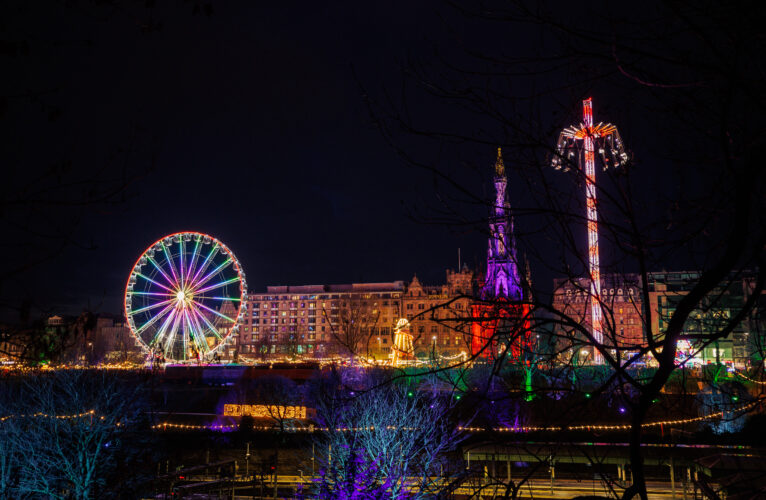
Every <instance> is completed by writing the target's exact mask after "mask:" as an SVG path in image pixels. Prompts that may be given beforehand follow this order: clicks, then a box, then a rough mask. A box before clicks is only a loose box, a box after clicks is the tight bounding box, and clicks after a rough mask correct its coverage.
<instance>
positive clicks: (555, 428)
mask: <svg viewBox="0 0 766 500" xmlns="http://www.w3.org/2000/svg"><path fill="white" fill-rule="evenodd" d="M758 403H760V401H753V402H752V403H748V404H746V405H743V406H741V407H739V408H737V409H733V410H728V411H726V410H722V411H718V412H715V413H710V414H709V415H703V416H701V417H692V418H685V419H677V420H658V421H656V422H645V423H643V424H641V428H652V427H663V426H676V425H685V424H691V423H695V422H703V421H706V420H714V419H717V418H723V417H724V416H725V415H726V414H727V413H739V412H744V411H747V410H749V409H750V408H752V407H754V406H756V405H757V404H758ZM632 427H633V426H631V425H626V424H622V425H620V424H616V425H569V426H563V427H560V426H551V427H524V426H521V427H495V428H493V429H491V430H493V431H496V432H561V431H629V430H631V429H632ZM458 429H460V430H464V431H466V432H485V431H487V430H488V429H482V428H481V427H458Z"/></svg>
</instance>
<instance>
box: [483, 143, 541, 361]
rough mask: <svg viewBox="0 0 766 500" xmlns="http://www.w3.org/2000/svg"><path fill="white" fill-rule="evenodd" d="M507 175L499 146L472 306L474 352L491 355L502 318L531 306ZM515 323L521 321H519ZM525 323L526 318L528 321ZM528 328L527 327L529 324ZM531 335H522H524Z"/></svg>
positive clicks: (516, 346)
mask: <svg viewBox="0 0 766 500" xmlns="http://www.w3.org/2000/svg"><path fill="white" fill-rule="evenodd" d="M507 185H508V179H507V178H506V176H505V165H504V164H503V156H502V151H501V150H500V148H497V160H496V161H495V203H494V207H493V210H492V215H491V216H490V219H489V233H490V235H489V249H488V252H487V272H486V275H485V278H484V284H483V285H482V287H481V289H480V291H479V299H481V300H480V301H479V302H477V303H476V304H474V305H473V307H472V316H473V322H472V323H471V354H473V355H474V356H482V357H492V356H493V355H494V353H495V351H496V345H495V344H496V339H495V332H496V331H497V326H498V322H499V321H500V320H501V318H509V319H510V318H512V317H516V318H524V317H527V312H528V306H527V305H524V304H521V302H522V301H523V300H524V293H523V290H522V287H521V279H520V278H519V276H520V275H519V267H518V259H517V257H516V241H515V239H514V236H513V218H512V217H511V206H510V204H509V203H508V199H507V196H506V193H505V190H506V187H507ZM514 323H516V324H520V322H519V321H515V322H514ZM525 323H526V322H525ZM527 330H528V328H527ZM526 336H528V331H527V334H526V335H521V336H519V337H520V338H522V340H521V342H523V339H524V338H526ZM520 347H521V346H520V342H517V343H513V344H512V345H511V356H512V357H513V358H517V357H518V356H519V355H520V353H521V350H520Z"/></svg>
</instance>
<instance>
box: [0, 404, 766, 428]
mask: <svg viewBox="0 0 766 500" xmlns="http://www.w3.org/2000/svg"><path fill="white" fill-rule="evenodd" d="M759 403H760V401H753V402H750V403H747V404H745V405H742V406H740V407H738V408H734V409H731V410H721V411H717V412H714V413H710V414H708V415H703V416H699V417H689V418H683V419H673V420H657V421H653V422H645V423H643V424H641V427H642V428H656V427H673V426H679V425H686V424H691V423H697V422H704V421H708V420H715V419H719V418H724V417H726V416H727V415H732V414H739V413H744V412H746V411H748V410H750V409H751V408H753V407H755V406H756V405H758V404H759ZM95 413H96V412H95V410H88V411H86V412H82V413H75V414H70V415H50V414H47V413H31V414H18V415H6V416H3V417H0V423H2V422H5V421H7V420H10V419H14V418H50V419H58V420H72V419H80V418H87V417H96V414H95ZM97 418H98V419H100V420H104V419H105V418H106V417H104V416H103V415H100V416H98V417H97ZM115 425H117V426H120V425H121V424H120V423H119V422H117V423H116V424H115ZM238 428H239V425H238V424H213V425H209V424H208V425H194V424H178V423H174V422H161V423H158V424H154V425H152V429H154V430H160V431H167V430H204V431H233V430H236V429H238ZM252 429H253V430H255V431H274V430H280V429H281V430H283V431H285V432H329V431H330V430H333V431H335V432H364V431H373V430H375V427H372V426H369V427H336V428H334V429H331V428H329V427H317V426H314V425H308V426H284V427H281V428H280V427H275V426H253V427H252ZM386 429H387V430H405V431H412V430H415V429H414V428H412V427H397V426H387V427H386ZM630 429H631V426H630V425H628V424H605V425H569V426H514V427H495V428H492V429H487V428H483V427H463V426H460V427H458V430H459V431H461V432H469V433H473V432H487V431H488V430H492V431H495V432H509V433H529V432H562V431H564V432H566V431H627V430H630Z"/></svg>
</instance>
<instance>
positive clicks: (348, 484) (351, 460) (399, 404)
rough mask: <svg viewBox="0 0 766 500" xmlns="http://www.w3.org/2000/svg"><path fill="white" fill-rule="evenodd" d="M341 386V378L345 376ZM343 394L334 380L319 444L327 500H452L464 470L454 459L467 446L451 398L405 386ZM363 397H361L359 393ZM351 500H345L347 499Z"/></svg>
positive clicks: (324, 397) (322, 404)
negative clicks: (354, 497) (353, 498)
mask: <svg viewBox="0 0 766 500" xmlns="http://www.w3.org/2000/svg"><path fill="white" fill-rule="evenodd" d="M340 377H341V378H342V374H340ZM376 379H378V381H379V382H383V381H384V379H381V378H380V377H376V376H375V375H374V374H372V375H371V376H369V377H368V378H367V380H366V382H365V385H366V384H369V383H372V384H373V386H372V387H366V388H365V387H358V386H357V387H354V390H352V389H351V388H349V387H346V388H345V389H344V388H342V386H340V387H339V382H340V380H339V379H338V380H336V379H335V377H330V379H329V380H326V381H324V382H325V384H326V385H325V390H324V391H320V394H321V396H320V398H319V399H318V406H319V408H318V417H319V420H320V423H321V425H323V426H326V427H327V428H328V430H327V432H326V433H324V434H322V435H321V437H319V438H318V439H317V443H316V444H317V449H318V450H322V454H321V458H320V459H319V462H320V464H321V471H320V480H319V481H320V486H319V489H320V497H321V498H339V497H342V498H345V497H346V496H347V495H351V494H353V493H354V491H357V492H359V494H365V495H368V496H369V495H374V496H375V497H381V496H385V497H389V498H433V497H434V496H440V495H444V494H446V493H448V492H449V491H450V490H451V489H452V488H454V487H455V485H456V483H455V482H454V481H453V480H454V479H455V478H456V477H457V476H458V475H459V474H460V473H461V472H462V471H463V468H462V467H461V464H460V462H459V461H457V462H456V461H455V460H454V457H453V456H452V455H451V454H453V453H454V452H455V450H456V447H457V445H458V443H459V442H460V440H461V439H462V436H461V433H460V432H459V430H458V428H457V425H456V423H455V422H454V420H453V419H451V418H450V412H451V410H452V409H453V405H452V402H451V399H450V398H449V396H447V397H444V395H441V394H438V393H427V392H425V391H422V390H420V389H419V388H417V387H407V386H404V385H400V384H392V385H391V384H388V383H383V385H378V386H376V384H375V380H376ZM360 391H361V392H360ZM344 495H346V496H344Z"/></svg>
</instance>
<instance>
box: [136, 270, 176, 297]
mask: <svg viewBox="0 0 766 500" xmlns="http://www.w3.org/2000/svg"><path fill="white" fill-rule="evenodd" d="M136 276H140V277H142V278H144V279H145V280H146V281H148V282H150V283H154V284H155V285H157V286H158V287H160V288H164V289H165V290H167V291H168V292H170V293H173V294H175V293H176V292H175V290H173V289H171V288H168V287H166V286H165V285H163V284H162V283H159V282H157V281H154V280H153V279H151V278H150V277H149V276H146V275H145V274H141V273H139V272H138V271H136Z"/></svg>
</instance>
